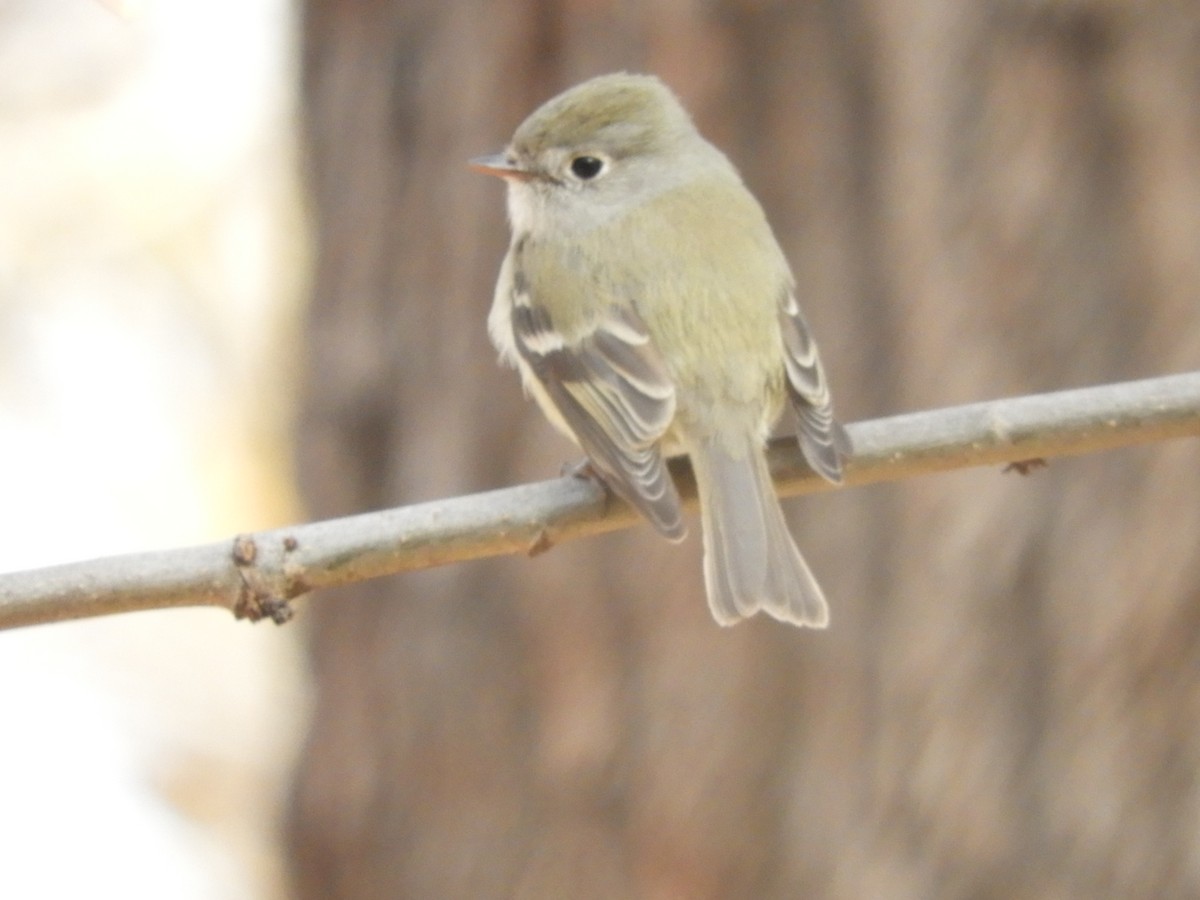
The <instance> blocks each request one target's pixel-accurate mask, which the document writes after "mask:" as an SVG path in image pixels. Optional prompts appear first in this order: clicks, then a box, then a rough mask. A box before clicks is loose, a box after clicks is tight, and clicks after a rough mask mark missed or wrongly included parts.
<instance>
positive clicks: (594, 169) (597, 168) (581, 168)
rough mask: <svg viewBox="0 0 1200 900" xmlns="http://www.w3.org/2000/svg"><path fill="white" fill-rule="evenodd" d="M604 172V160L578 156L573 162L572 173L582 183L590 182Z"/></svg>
mask: <svg viewBox="0 0 1200 900" xmlns="http://www.w3.org/2000/svg"><path fill="white" fill-rule="evenodd" d="M603 171H604V160H602V159H597V158H596V157H594V156H577V157H575V158H574V159H573V160H571V172H572V173H573V174H574V175H575V177H576V178H578V179H579V180H580V181H590V180H591V179H593V178H595V177H596V176H597V175H599V174H600V173H601V172H603Z"/></svg>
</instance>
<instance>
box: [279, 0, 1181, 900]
mask: <svg viewBox="0 0 1200 900" xmlns="http://www.w3.org/2000/svg"><path fill="white" fill-rule="evenodd" d="M303 39H304V58H303V77H304V85H305V87H304V98H305V109H304V116H305V129H306V140H307V152H308V160H309V176H310V179H309V183H310V186H311V192H312V193H311V197H312V211H313V215H314V218H315V222H316V234H317V266H316V282H315V289H314V294H313V299H312V306H311V314H310V327H309V331H308V336H307V338H308V341H309V350H308V354H307V360H308V368H307V371H306V372H305V373H304V397H303V401H302V402H303V409H302V416H301V421H300V425H299V430H298V437H297V444H298V448H299V449H298V452H299V456H300V462H301V477H302V479H303V488H304V491H305V493H306V496H307V497H308V500H309V503H310V508H311V513H312V515H313V516H314V517H324V516H330V515H335V514H342V513H350V512H355V511H361V510H366V509H371V508H378V507H383V506H389V505H399V504H405V503H410V502H415V501H419V500H425V499H430V498H434V497H439V496H449V495H456V494H461V493H465V492H468V491H472V490H477V489H482V488H485V487H496V486H501V485H504V484H508V483H513V482H517V481H521V480H526V479H531V478H539V477H545V476H546V475H548V474H552V473H553V472H555V471H556V470H557V468H558V467H559V465H560V464H561V463H562V462H563V461H564V460H569V459H573V458H575V457H576V455H577V451H576V450H575V449H574V448H572V447H570V446H569V445H568V444H566V443H565V442H563V441H562V440H561V439H560V438H558V437H557V436H556V435H555V434H553V433H552V431H551V430H550V428H549V426H547V425H546V424H545V423H544V422H543V421H542V420H541V419H540V416H539V415H538V413H537V412H536V410H535V409H534V408H533V407H532V405H531V404H528V403H526V402H525V401H524V400H523V399H522V397H521V395H520V390H519V387H518V385H517V379H516V377H515V375H513V374H512V373H506V372H501V371H500V370H499V369H497V367H496V364H495V359H494V353H493V352H492V350H491V347H490V345H489V344H488V342H487V337H486V333H485V327H484V319H485V316H486V312H487V308H488V306H489V304H490V300H491V291H492V284H493V282H494V278H495V275H496V270H497V267H498V264H499V261H500V258H501V256H502V254H503V252H504V248H505V243H506V239H507V232H506V229H505V226H504V222H503V203H502V195H501V189H500V187H499V186H498V185H497V184H495V183H493V182H491V181H488V180H484V179H482V178H480V177H477V176H473V175H471V174H470V173H468V172H467V171H466V170H465V168H464V160H465V159H466V158H467V157H469V156H472V155H477V154H479V153H483V152H488V151H491V150H494V149H497V148H499V147H500V146H502V145H503V143H504V142H505V141H506V140H507V137H508V136H509V134H510V133H511V130H512V129H513V128H514V127H515V125H516V124H517V123H518V122H519V121H520V120H521V118H522V117H523V116H524V115H525V113H527V112H528V111H529V110H531V109H532V108H533V106H534V105H536V104H537V103H539V102H540V101H541V100H543V99H545V98H547V97H548V96H550V95H551V94H553V93H555V92H557V91H558V90H560V89H561V88H563V87H566V86H568V85H570V84H573V83H575V82H577V81H579V80H582V79H583V78H586V77H588V76H590V75H593V74H598V73H600V72H604V71H611V70H616V69H622V68H626V69H631V70H639V71H653V72H656V73H658V74H660V75H661V76H662V77H664V78H665V79H666V80H667V81H668V82H669V83H670V84H672V85H673V86H674V88H675V89H676V90H677V91H678V93H679V94H680V95H681V96H682V97H683V99H684V101H685V103H686V104H687V105H688V106H689V108H690V109H691V110H692V111H693V112H694V114H695V116H696V118H697V120H698V122H699V124H700V126H701V129H702V130H703V131H704V132H705V133H706V134H707V135H708V136H709V137H710V138H711V139H713V140H714V141H715V142H716V143H718V144H719V145H720V146H722V147H723V148H724V149H725V150H726V151H727V152H728V153H729V155H730V156H731V157H732V158H733V159H734V161H735V162H736V163H737V164H738V165H739V166H740V167H741V169H742V171H743V173H744V175H745V176H746V178H747V181H748V182H749V184H750V185H751V187H752V189H753V190H754V191H755V192H756V193H757V194H758V195H759V197H760V198H761V199H762V201H763V203H764V205H765V206H766V208H767V211H768V215H769V216H770V218H771V220H772V222H773V224H774V226H775V228H776V230H777V233H778V234H779V236H780V239H781V241H782V243H783V244H784V247H785V249H786V250H787V252H788V254H789V257H790V259H791V261H792V264H793V267H794V269H795V270H796V273H797V276H798V279H799V283H800V285H801V290H802V292H803V302H804V304H805V307H806V310H807V312H808V317H809V319H810V321H811V323H812V325H813V327H814V328H815V330H816V333H817V336H818V339H819V341H820V343H821V346H822V350H823V354H824V357H825V359H826V361H827V366H828V368H829V370H830V373H831V381H832V385H833V389H834V391H835V398H836V401H837V403H838V406H839V409H840V411H841V413H842V415H843V417H846V418H848V419H851V420H852V419H857V418H865V417H868V416H875V415H881V414H886V413H891V412H899V411H904V410H910V409H918V408H926V407H934V406H943V405H949V404H953V403H960V402H966V401H970V400H981V399H988V398H992V397H999V396H1005V395H1011V394H1021V393H1029V392H1035V391H1041V390H1051V389H1056V388H1064V387H1074V386H1082V385H1088V384H1095V383H1102V382H1107V381H1114V380H1120V379H1125V378H1135V377H1143V376H1150V375H1154V374H1159V373H1167V372H1175V371H1184V370H1187V369H1192V368H1196V367H1197V360H1200V62H1198V61H1200V9H1198V7H1197V5H1196V4H1195V3H1146V4H1132V3H1114V2H1105V0H1076V2H1068V0H1061V2H1053V0H1041V2H1038V0H1027V2H1020V0H1007V2H1005V0H989V2H980V3H956V2H951V0H916V2H901V0H858V2H844V3H833V2H816V3H785V2H770V0H766V2H744V0H743V2H735V0H725V2H709V3H698V2H684V3H675V4H645V5H639V4H618V3H585V2H579V0H574V2H548V0H543V2H528V0H527V2H513V3H509V4H504V5H486V4H480V3H474V2H465V0H406V2H401V0H374V2H368V3H360V4H346V3H339V2H334V0H308V2H307V3H306V4H305V21H304V34H303ZM1198 450H1200V448H1198V447H1197V446H1196V442H1194V441H1184V442H1179V443H1177V444H1174V445H1161V446H1155V447H1150V448H1146V449H1139V450H1135V451H1126V452H1120V453H1113V454H1108V455H1102V456H1096V457H1089V458H1084V459H1080V460H1073V461H1065V462H1061V463H1057V464H1055V465H1054V466H1052V467H1051V468H1050V469H1049V470H1040V471H1037V472H1035V473H1034V474H1032V475H1030V476H1029V477H1027V478H1021V477H1019V476H1016V475H1011V474H1010V475H1002V474H1001V473H999V472H988V471H980V472H965V473H959V474H953V475H945V476H937V477H931V478H925V479H921V480H918V481H913V482H911V483H906V484H903V485H896V486H880V487H870V488H864V489H857V490H852V491H843V492H837V493H834V494H830V495H822V496H818V497H812V498H806V499H804V500H802V501H798V502H792V503H789V504H788V510H789V513H790V515H791V517H792V521H793V526H794V530H795V533H796V535H797V537H798V541H799V543H800V546H801V547H802V549H804V551H805V554H806V556H807V558H808V559H809V561H810V563H811V564H812V566H813V568H814V570H815V571H816V573H817V575H818V577H819V578H820V580H821V582H822V584H823V586H824V588H825V591H826V593H827V595H828V596H829V599H830V602H831V606H832V615H833V625H832V628H831V630H830V631H828V632H827V633H811V632H801V631H797V630H794V629H791V628H787V627H785V626H782V625H779V624H776V623H773V622H770V621H754V622H750V623H747V624H743V625H740V626H738V627H737V628H734V629H732V630H722V629H719V628H717V627H716V626H715V625H714V624H713V623H712V621H711V619H710V618H709V614H708V611H707V609H706V606H705V602H704V595H703V586H702V583H701V576H700V560H699V540H698V536H697V535H696V534H695V532H696V531H697V528H696V527H695V523H693V528H692V530H693V538H692V539H691V540H690V541H689V542H688V543H687V544H686V545H684V546H683V547H674V546H672V545H669V544H666V543H665V542H662V541H660V540H659V539H658V538H657V537H656V536H655V535H654V534H653V533H652V532H651V531H650V529H648V528H645V527H642V528H639V529H636V530H635V531H633V532H627V533H624V534H620V535H613V536H610V537H606V538H602V539H596V540H590V541H586V542H577V543H575V544H572V545H568V546H563V547H559V548H555V549H554V550H553V551H552V552H550V553H548V554H544V555H541V556H538V557H536V558H533V559H527V558H510V559H504V560H500V561H495V562H490V563H479V564H471V565H462V566H455V567H451V568H447V569H444V570H439V571H430V572H424V573H419V574H414V575H411V576H406V577H402V578H396V579H392V580H388V581H386V582H384V583H377V584H372V585H367V586H364V587H361V588H358V589H355V590H354V591H346V592H344V593H343V594H342V595H340V596H337V597H326V598H322V599H318V600H317V601H315V602H314V603H313V604H312V606H311V609H309V610H306V613H305V615H306V617H307V618H308V620H309V623H310V627H311V646H312V663H313V666H314V669H315V673H316V679H317V687H318V696H317V702H316V709H315V717H314V723H313V728H312V733H311V735H310V738H309V742H308V746H307V749H306V751H305V754H304V756H303V760H302V763H301V765H300V768H299V770H298V772H297V775H296V784H295V792H294V802H293V806H292V809H291V812H290V825H289V828H290V835H291V842H292V850H293V863H294V873H295V883H296V894H297V896H299V897H305V898H307V897H311V898H375V897H380V898H383V897H387V898H394V897H421V898H432V897H509V896H512V897H530V898H541V897H566V896H571V897H604V898H614V897H649V898H676V897H678V898H722V897H765V898H773V897H779V898H785V897H787V898H791V897H802V896H810V897H827V898H847V900H851V898H862V897H877V898H888V900H890V898H897V900H907V898H913V900H918V898H929V897H964V898H966V897H971V898H984V897H997V898H999V897H1004V898H1023V897H1028V898H1035V897H1036V898H1053V897H1063V898H1066V897H1083V896H1086V897H1113V898H1117V897H1121V898H1124V897H1131V896H1156V897H1185V896H1197V895H1200V854H1197V853H1196V847H1197V846H1200V784H1198V780H1197V772H1198V771H1200V728H1197V725H1196V723H1197V722H1198V721H1200V549H1198V548H1200V465H1198V464H1197V452H1198Z"/></svg>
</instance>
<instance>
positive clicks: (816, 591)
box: [689, 435, 829, 628]
mask: <svg viewBox="0 0 1200 900" xmlns="http://www.w3.org/2000/svg"><path fill="white" fill-rule="evenodd" d="M689 450H690V455H691V458H692V466H693V468H694V470H695V473H696V484H697V486H698V489H699V493H700V511H701V512H700V515H701V521H702V524H703V528H704V582H705V586H706V587H707V589H708V605H709V608H710V609H711V610H712V614H713V617H714V618H715V619H716V620H717V622H718V623H719V624H721V625H733V624H734V623H736V622H738V621H740V620H741V619H744V618H745V617H747V616H752V615H754V614H755V613H756V612H759V611H760V610H761V611H763V612H765V613H767V615H769V616H773V617H774V618H776V619H779V620H780V621H781V622H790V623H791V624H793V625H804V626H808V627H810V628H824V627H825V626H826V625H828V624H829V606H828V604H826V602H825V597H824V595H823V594H822V593H821V588H820V586H819V585H818V584H817V580H816V579H815V578H814V577H813V574H812V572H810V571H809V568H808V565H807V564H806V563H805V562H804V558H803V557H802V556H801V555H800V551H799V550H798V549H796V544H795V542H794V541H793V540H792V535H791V533H790V532H789V531H788V527H787V521H786V520H785V519H784V517H783V510H782V509H781V508H780V506H779V499H778V498H777V497H776V495H775V487H774V485H773V484H772V483H771V474H770V471H769V470H768V469H767V461H766V457H765V456H764V455H763V451H762V448H761V447H760V445H759V444H758V442H756V441H755V440H754V438H753V437H752V436H749V435H748V436H747V437H746V439H745V441H744V442H743V444H741V445H737V446H733V447H727V446H725V445H724V444H718V443H716V442H714V441H706V442H703V443H701V444H699V446H695V447H691V448H689Z"/></svg>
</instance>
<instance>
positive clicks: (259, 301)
mask: <svg viewBox="0 0 1200 900" xmlns="http://www.w3.org/2000/svg"><path fill="white" fill-rule="evenodd" d="M114 6H116V8H117V10H118V11H114V9H113V8H111V7H106V6H105V5H102V4H101V3H100V2H97V0H0V571H9V570H16V569H25V568H33V567H37V566H43V565H51V564H54V563H58V562H67V561H73V560H81V559H88V558H92V557H97V556H103V555H108V554H114V553H122V552H133V551H140V550H149V549H154V548H164V547H171V546H180V545H187V544H193V543H201V542H208V541H212V540H218V539H223V538H228V537H230V536H231V535H233V534H234V533H236V532H239V531H245V530H250V529H256V528H261V527H270V526H274V525H280V524H284V523H286V522H289V521H296V520H298V519H299V518H301V513H300V511H299V509H298V507H297V504H296V502H295V499H294V497H293V495H292V493H291V488H290V465H289V449H288V444H287V437H288V426H289V416H290V414H291V408H290V404H291V402H292V396H291V391H290V390H289V386H290V384H291V383H292V382H293V381H294V378H293V377H292V370H291V363H292V357H291V356H290V354H293V353H294V352H295V348H296V332H297V323H298V320H299V315H300V312H299V309H298V305H299V304H298V300H299V297H300V295H301V291H302V288H303V280H304V276H305V271H304V266H305V261H306V260H305V255H304V243H303V237H304V236H303V230H302V216H301V212H300V205H299V201H298V193H297V184H296V175H295V166H294V148H293V132H294V124H293V112H292V108H293V103H294V97H293V84H294V75H293V66H294V59H293V48H292V37H293V35H292V29H293V27H294V22H293V21H292V11H291V9H290V6H289V4H288V3H287V2H286V0H206V2H184V3H180V2H172V0H143V2H141V3H139V4H137V5H136V6H133V5H131V4H129V3H126V4H125V6H124V9H122V8H121V7H120V5H118V4H114ZM300 618H301V619H303V608H302V607H301V609H300ZM299 636H300V630H299V627H298V626H297V625H295V624H293V625H291V626H289V627H286V628H282V629H280V628H277V627H276V626H274V625H273V624H270V623H263V624H259V625H254V626H252V625H249V624H247V623H243V622H235V621H234V620H233V618H232V617H231V616H230V615H228V614H227V613H223V612H220V611H217V610H173V611H165V612H157V613H138V614H131V615H126V616H117V617H112V618H108V619H101V620H93V621H88V622H79V623H71V624H63V625H48V626H41V627H37V628H31V629H23V630H16V631H8V632H0V848H3V850H2V852H0V897H12V898H21V900H26V898H64V897H93V898H94V897H122V898H143V897H145V898H150V897H153V898H164V897H170V898H173V900H181V898H182V900H191V898H197V900H199V898H222V900H227V898H273V897H283V896H285V894H286V892H285V889H284V886H283V880H282V865H281V862H280V859H281V856H280V846H279V840H280V838H279V819H280V815H281V808H282V804H283V802H284V799H285V795H286V789H287V779H288V777H289V775H290V767H291V765H292V762H293V759H294V756H295V750H296V746H297V742H298V740H299V737H300V734H301V730H302V728H303V720H304V714H305V702H306V695H305V693H304V682H303V677H304V676H303V661H302V655H301V651H300V647H299V642H298V638H299Z"/></svg>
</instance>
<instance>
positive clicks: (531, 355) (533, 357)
mask: <svg viewBox="0 0 1200 900" xmlns="http://www.w3.org/2000/svg"><path fill="white" fill-rule="evenodd" d="M512 330H513V340H514V343H515V344H516V348H517V352H518V354H519V355H520V357H521V359H522V360H524V362H525V363H526V364H527V365H528V367H529V369H530V370H531V371H532V372H533V374H534V376H535V377H536V378H537V380H538V382H539V383H540V384H541V386H542V387H543V388H544V390H545V392H546V395H547V396H548V397H549V399H550V402H551V403H553V404H554V407H555V409H557V411H558V413H559V415H561V416H562V418H563V420H564V421H565V422H566V424H567V425H568V426H569V427H570V428H571V431H572V432H573V433H574V435H575V437H576V439H577V440H578V441H579V444H580V446H581V447H583V450H584V452H585V453H587V455H588V458H589V459H590V460H591V463H592V465H593V466H594V467H595V468H596V470H597V471H598V472H599V474H600V476H601V477H602V478H603V479H604V481H605V483H606V484H607V485H608V486H609V487H611V488H612V489H613V490H614V491H616V493H617V494H618V495H619V496H621V497H622V498H623V499H624V500H625V501H626V502H628V503H630V504H631V505H632V506H634V507H635V508H636V509H638V510H639V511H640V512H641V513H642V514H643V515H644V516H645V517H646V518H647V519H649V520H650V523H651V524H652V525H653V526H654V527H655V528H656V529H658V531H659V532H660V533H662V534H663V535H664V536H666V537H668V538H670V539H672V540H680V539H682V538H683V536H684V535H685V533H686V529H685V528H684V525H683V519H682V514H681V509H680V503H679V494H678V493H677V492H676V490H675V484H674V482H673V481H672V480H671V474H670V472H668V471H667V467H666V463H665V461H664V460H663V457H662V452H661V450H660V449H659V444H658V441H659V439H660V438H661V437H662V436H663V435H664V434H665V433H666V431H667V428H668V427H669V426H670V424H671V420H672V419H673V418H674V416H675V386H674V385H673V384H672V383H671V379H670V377H669V375H668V373H667V370H666V367H665V366H664V364H663V361H662V358H661V357H660V355H659V353H658V351H657V350H656V349H655V347H654V345H653V343H652V342H651V340H650V334H649V332H648V331H647V330H646V325H645V323H644V322H643V321H642V319H641V317H640V316H639V315H638V314H637V312H636V311H635V310H633V309H632V308H630V307H627V306H620V307H612V308H610V309H608V310H607V311H606V312H605V314H604V315H603V316H601V317H600V318H599V319H597V320H596V321H595V322H594V324H593V327H592V328H590V329H589V330H587V331H586V332H585V333H584V334H583V335H581V336H576V337H573V338H572V340H571V341H570V342H568V341H566V340H565V339H564V338H563V336H562V335H561V334H560V333H559V332H558V331H557V330H556V329H555V327H554V323H553V322H552V321H551V318H550V314H549V313H548V312H547V311H546V310H545V309H544V308H542V307H540V306H538V305H537V304H536V303H535V302H534V300H533V298H531V297H530V295H529V293H528V292H527V291H522V290H515V291H514V293H513V306H512Z"/></svg>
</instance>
